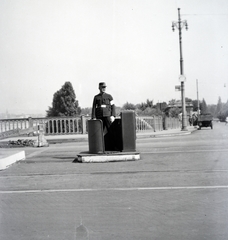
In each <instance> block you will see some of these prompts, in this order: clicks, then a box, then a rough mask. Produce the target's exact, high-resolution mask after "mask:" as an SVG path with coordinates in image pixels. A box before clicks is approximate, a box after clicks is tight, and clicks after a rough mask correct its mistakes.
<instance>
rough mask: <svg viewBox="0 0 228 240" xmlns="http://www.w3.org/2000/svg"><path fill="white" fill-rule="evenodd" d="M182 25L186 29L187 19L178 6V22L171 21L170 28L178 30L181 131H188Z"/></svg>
mask: <svg viewBox="0 0 228 240" xmlns="http://www.w3.org/2000/svg"><path fill="white" fill-rule="evenodd" d="M183 26H186V30H187V29H188V25H187V21H181V17H180V8H178V22H173V24H172V28H173V31H174V27H177V29H178V30H179V45H180V75H181V76H180V77H181V78H182V79H180V80H181V103H182V128H181V130H182V131H188V129H187V116H186V104H185V86H184V80H185V79H183V78H184V65H183V62H184V60H183V56H182V35H181V29H182V27H183Z"/></svg>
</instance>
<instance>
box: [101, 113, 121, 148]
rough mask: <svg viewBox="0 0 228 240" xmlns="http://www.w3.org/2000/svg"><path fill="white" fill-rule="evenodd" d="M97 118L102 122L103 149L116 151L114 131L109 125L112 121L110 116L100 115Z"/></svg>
mask: <svg viewBox="0 0 228 240" xmlns="http://www.w3.org/2000/svg"><path fill="white" fill-rule="evenodd" d="M97 119H100V120H101V121H102V122H103V132H104V144H105V151H116V150H117V149H116V146H115V145H116V143H115V142H116V137H115V131H114V129H113V128H112V127H111V125H112V123H111V121H110V117H101V118H97Z"/></svg>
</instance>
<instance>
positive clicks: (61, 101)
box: [46, 82, 81, 117]
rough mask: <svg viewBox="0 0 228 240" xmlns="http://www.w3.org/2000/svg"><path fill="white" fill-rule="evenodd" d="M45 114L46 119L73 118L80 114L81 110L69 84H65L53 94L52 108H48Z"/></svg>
mask: <svg viewBox="0 0 228 240" xmlns="http://www.w3.org/2000/svg"><path fill="white" fill-rule="evenodd" d="M46 112H47V117H62V116H71V117H73V116H76V115H78V114H80V113H81V108H80V107H79V104H78V101H77V100H76V95H75V92H74V89H73V86H72V84H71V83H70V82H65V84H64V85H63V86H62V88H61V89H60V90H58V91H57V92H56V93H54V96H53V101H52V107H49V109H48V110H47V111H46Z"/></svg>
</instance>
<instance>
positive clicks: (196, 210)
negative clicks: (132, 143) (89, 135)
mask: <svg viewBox="0 0 228 240" xmlns="http://www.w3.org/2000/svg"><path fill="white" fill-rule="evenodd" d="M86 150H88V146H87V144H86V143H80V142H76V143H67V144H55V145H50V147H48V148H37V149H35V151H34V148H31V149H30V148H26V156H27V159H26V161H23V162H20V163H17V164H14V165H13V166H11V167H10V168H8V169H6V170H4V171H1V172H0V210H1V211H0V239H1V240H9V239H10V240H14V239H17V240H32V239H42V240H43V239H53V240H75V239H80V240H82V239H90V240H92V239H93V240H99V239H104V240H112V239H113V240H114V239H115V240H116V239H131V240H132V239H135V240H139V239H143V240H144V239H148V240H155V239H156V240H194V239H197V240H202V239H206V240H225V239H227V236H228V157H227V156H228V126H225V124H223V123H216V124H214V129H213V130H211V129H210V128H202V130H199V131H196V132H194V133H192V134H190V135H185V136H176V137H166V138H164V137H163V138H145V139H138V140H137V150H138V151H139V152H140V155H141V160H139V161H132V162H112V163H77V162H73V160H74V159H75V158H76V156H77V154H78V153H79V152H81V151H86Z"/></svg>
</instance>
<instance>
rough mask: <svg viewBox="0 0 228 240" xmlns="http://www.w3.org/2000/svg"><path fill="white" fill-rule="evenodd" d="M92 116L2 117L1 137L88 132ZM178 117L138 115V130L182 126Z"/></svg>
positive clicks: (0, 125)
mask: <svg viewBox="0 0 228 240" xmlns="http://www.w3.org/2000/svg"><path fill="white" fill-rule="evenodd" d="M89 119H90V117H86V116H78V117H52V118H18V119H0V138H7V137H13V136H20V135H34V134H36V133H37V131H38V129H42V131H43V132H44V134H45V135H66V134H85V133H87V129H88V128H87V121H88V120H89ZM180 127H181V123H180V121H179V120H178V118H168V117H166V118H162V117H161V116H136V131H137V132H139V131H154V132H155V131H162V130H165V129H174V128H180Z"/></svg>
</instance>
